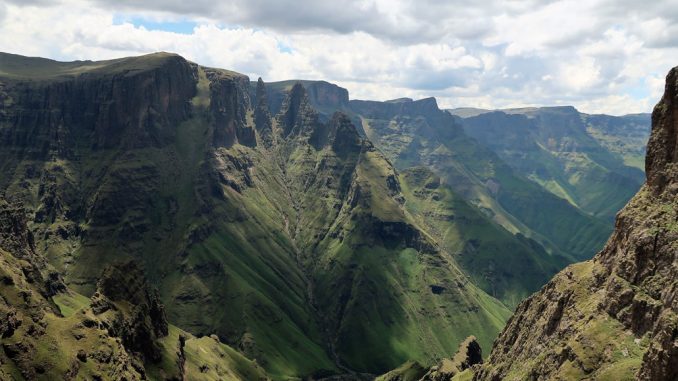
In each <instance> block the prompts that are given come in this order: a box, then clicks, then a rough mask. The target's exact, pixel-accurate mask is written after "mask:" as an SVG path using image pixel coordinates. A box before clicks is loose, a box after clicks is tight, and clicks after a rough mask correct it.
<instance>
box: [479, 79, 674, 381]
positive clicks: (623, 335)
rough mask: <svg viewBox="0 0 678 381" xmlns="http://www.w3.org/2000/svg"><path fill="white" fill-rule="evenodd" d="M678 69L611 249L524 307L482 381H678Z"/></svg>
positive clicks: (569, 270) (505, 333) (668, 85)
mask: <svg viewBox="0 0 678 381" xmlns="http://www.w3.org/2000/svg"><path fill="white" fill-rule="evenodd" d="M677 131H678V68H674V69H673V70H671V71H670V73H669V74H668V76H667V80H666V89H665V92H664V96H663V97H662V99H661V101H660V102H659V104H658V105H657V106H656V107H655V109H654V112H653V114H652V135H651V137H650V141H649V143H648V149H647V159H646V172H647V181H646V183H645V185H644V186H643V187H642V189H641V190H640V192H639V193H638V194H637V195H636V196H635V197H634V198H633V199H632V200H631V201H630V202H629V204H628V205H627V206H626V207H625V208H624V209H623V210H622V211H621V212H620V213H619V214H618V215H617V220H616V225H615V230H614V233H613V234H612V236H611V237H610V239H609V241H608V242H607V244H606V246H605V248H604V249H603V250H602V251H601V252H600V253H598V254H597V255H596V256H595V257H594V258H593V259H592V260H591V261H588V262H583V263H580V264H576V265H573V266H570V267H568V268H566V269H565V270H563V271H562V272H561V273H560V274H558V275H557V276H556V277H555V278H554V279H553V280H552V281H551V282H549V283H548V284H547V285H546V286H544V288H542V290H541V291H540V292H538V293H536V294H535V295H533V296H532V297H530V298H528V299H527V300H525V301H524V302H522V303H521V304H520V305H519V306H518V308H517V310H516V312H515V314H514V316H513V317H512V318H511V319H510V320H509V322H508V324H507V326H506V328H505V329H504V330H503V332H502V333H501V334H500V336H499V337H498V338H497V340H496V341H495V344H494V347H493V349H492V352H491V354H490V357H489V360H488V363H487V364H486V365H485V366H483V367H482V368H481V369H480V370H479V371H478V372H477V373H476V375H475V378H474V379H475V380H493V381H494V380H502V379H504V380H522V379H531V380H547V379H554V378H563V379H573V380H574V379H605V378H608V379H616V380H624V379H639V380H653V381H669V380H675V379H677V378H678V367H677V366H676V364H678V297H677V295H678V197H677V195H678V147H677V146H678V141H677V139H678V134H677Z"/></svg>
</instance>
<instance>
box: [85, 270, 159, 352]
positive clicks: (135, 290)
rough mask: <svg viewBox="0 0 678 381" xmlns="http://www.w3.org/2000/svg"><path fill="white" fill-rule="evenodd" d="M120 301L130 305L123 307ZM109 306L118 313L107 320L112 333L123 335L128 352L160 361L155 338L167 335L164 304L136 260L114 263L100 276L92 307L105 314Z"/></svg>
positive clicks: (97, 312) (95, 310)
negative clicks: (150, 285) (147, 281)
mask: <svg viewBox="0 0 678 381" xmlns="http://www.w3.org/2000/svg"><path fill="white" fill-rule="evenodd" d="M120 303H124V305H126V306H130V307H127V308H126V309H125V308H121V307H119V306H120V305H121V304H120ZM130 308H131V309H130ZM109 309H111V310H114V311H115V312H116V313H115V317H114V318H113V319H110V320H109V321H108V323H107V324H108V325H109V328H108V329H109V332H110V333H111V335H113V336H118V337H120V338H121V339H122V342H123V344H124V346H125V348H127V349H128V350H129V351H131V352H140V353H141V354H142V355H143V356H144V358H145V359H147V360H150V361H157V360H159V359H160V350H159V348H158V347H157V343H156V340H157V339H158V338H161V337H165V336H167V334H168V323H167V317H166V316H165V307H164V306H163V305H162V304H161V303H160V298H159V296H158V293H157V291H155V290H151V288H150V287H149V285H148V284H147V283H146V278H145V277H144V273H143V270H142V269H141V268H140V267H139V266H138V265H137V264H136V262H133V261H128V262H125V263H121V264H115V265H111V266H109V267H107V268H106V269H105V270H104V272H103V274H102V275H101V278H100V279H99V283H98V284H97V292H96V293H95V294H94V296H93V297H92V310H93V311H94V312H95V313H96V314H102V313H104V312H106V311H108V310H109Z"/></svg>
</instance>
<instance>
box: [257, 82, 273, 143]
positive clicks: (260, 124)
mask: <svg viewBox="0 0 678 381" xmlns="http://www.w3.org/2000/svg"><path fill="white" fill-rule="evenodd" d="M256 100H257V105H256V107H255V108H254V126H255V127H256V129H257V131H258V132H259V136H260V137H261V140H262V142H263V144H264V146H265V147H270V146H271V145H272V144H273V141H272V139H273V127H272V126H271V112H270V111H269V109H268V95H267V94H266V86H265V85H264V81H263V80H262V79H261V78H259V80H257V89H256Z"/></svg>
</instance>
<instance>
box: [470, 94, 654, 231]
mask: <svg viewBox="0 0 678 381" xmlns="http://www.w3.org/2000/svg"><path fill="white" fill-rule="evenodd" d="M462 124H463V125H464V129H465V131H466V133H467V134H468V135H470V136H472V137H473V138H475V139H477V140H478V141H479V142H481V143H482V144H484V145H486V146H487V147H488V148H490V149H491V150H492V151H493V152H495V153H497V154H498V155H499V156H500V157H501V158H502V159H503V160H504V161H505V162H506V163H507V164H509V165H510V166H511V168H513V169H514V170H515V171H517V172H518V173H520V174H522V175H523V176H525V177H527V178H529V179H531V180H533V181H534V182H536V183H537V184H539V185H541V186H542V187H543V188H544V189H546V190H548V191H549V192H551V193H553V194H555V195H556V196H559V197H562V198H564V199H566V200H568V201H569V202H570V203H571V204H572V205H573V206H575V207H577V208H579V209H581V210H582V211H584V212H585V213H587V214H591V215H593V216H597V217H599V218H601V219H604V220H608V221H611V220H612V219H613V217H614V215H615V214H616V213H617V212H618V211H619V210H620V209H621V208H622V206H623V205H624V204H626V202H627V201H628V200H629V199H630V198H631V196H633V195H634V194H635V192H636V191H637V190H638V189H639V188H640V185H641V184H642V181H643V172H642V170H639V169H638V168H637V167H635V166H634V167H629V166H626V163H627V162H632V163H637V162H639V161H640V160H639V158H638V156H639V155H643V152H644V151H643V147H644V144H645V141H646V140H647V137H648V136H649V117H647V118H646V119H642V118H641V117H636V118H631V117H624V118H623V117H617V118H615V117H608V116H589V115H584V114H580V113H579V112H577V110H575V109H574V108H572V107H544V108H539V109H516V110H504V111H496V112H487V113H484V114H481V115H477V116H472V117H468V118H465V119H463V121H462ZM643 125H645V127H646V128H645V130H644V131H643V130H642V129H641V127H642V126H643ZM643 137H644V138H643ZM622 142H624V143H622ZM634 145H635V146H634ZM612 147H618V148H612Z"/></svg>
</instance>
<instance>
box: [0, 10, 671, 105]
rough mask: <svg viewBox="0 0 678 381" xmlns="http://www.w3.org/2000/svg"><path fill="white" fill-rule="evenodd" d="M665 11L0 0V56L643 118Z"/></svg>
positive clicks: (656, 70)
mask: <svg viewBox="0 0 678 381" xmlns="http://www.w3.org/2000/svg"><path fill="white" fill-rule="evenodd" d="M671 3H672V1H655V2H653V3H652V4H650V5H644V4H640V3H639V2H634V1H632V0H621V3H620V2H619V1H618V0H617V1H615V0H592V1H589V2H581V1H574V0H552V1H537V0H534V1H520V2H505V1H501V0H488V1H484V2H476V1H472V0H455V1H434V0H420V1H409V0H388V1H387V0H355V1H348V2H321V1H303V0H299V1H294V2H291V1H290V2H286V1H273V0H249V1H245V0H229V1H224V2H220V3H218V4H215V3H214V2H212V1H206V0H196V1H193V2H191V3H190V6H188V5H187V4H189V3H186V2H184V1H180V0H166V1H159V0H149V1H145V2H138V1H132V0H122V1H117V2H112V1H108V0H95V1H94V2H88V1H85V0H59V1H52V2H49V1H44V0H32V1H19V0H0V20H1V21H2V22H1V23H0V50H2V51H7V52H12V53H17V54H25V55H34V56H46V57H50V58H55V59H62V60H72V59H107V58H114V57H120V56H126V55H136V54H142V53H149V52H153V51H160V50H163V51H172V52H176V53H179V54H181V55H183V56H185V57H186V58H187V59H190V60H193V61H195V62H198V63H200V64H203V65H208V66H216V67H223V68H227V69H231V70H236V71H239V72H243V73H245V74H248V75H250V76H262V77H263V78H264V79H265V80H268V81H273V80H283V79H292V78H296V79H302V78H303V79H325V80H328V81H331V82H335V83H337V84H339V85H341V86H344V87H347V88H348V89H349V91H350V93H351V97H352V98H362V99H378V100H386V99H392V98H398V97H403V96H408V97H412V98H420V97H426V96H436V97H438V98H439V104H440V105H442V106H447V107H456V106H476V107H488V108H499V107H517V106H527V105H559V104H571V105H574V106H575V107H577V108H579V109H580V110H582V111H585V112H608V113H627V112H642V111H650V109H651V106H652V105H653V104H654V103H655V102H656V101H657V99H658V96H659V95H660V94H661V92H662V86H663V78H664V75H665V74H666V72H667V71H668V69H669V68H670V67H672V66H673V65H676V64H678V62H675V61H673V60H674V57H678V54H677V53H678V43H676V42H675V41H676V40H675V39H673V38H671V37H672V36H675V35H678V30H677V28H678V27H676V25H678V11H676V9H677V8H678V7H675V6H672V4H671ZM622 8H623V11H622V10H621V9H622ZM121 19H122V20H128V21H127V22H120V20H121ZM129 20H137V22H133V21H129ZM138 20H142V21H143V20H151V21H154V22H155V23H156V24H157V23H158V22H160V23H162V22H165V21H186V20H188V21H191V22H194V23H195V25H196V26H195V28H194V29H193V30H192V33H188V34H179V33H172V32H169V31H160V30H149V29H148V28H146V27H144V26H143V22H141V23H139V22H138ZM140 24H141V25H140ZM149 25H150V24H149Z"/></svg>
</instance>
